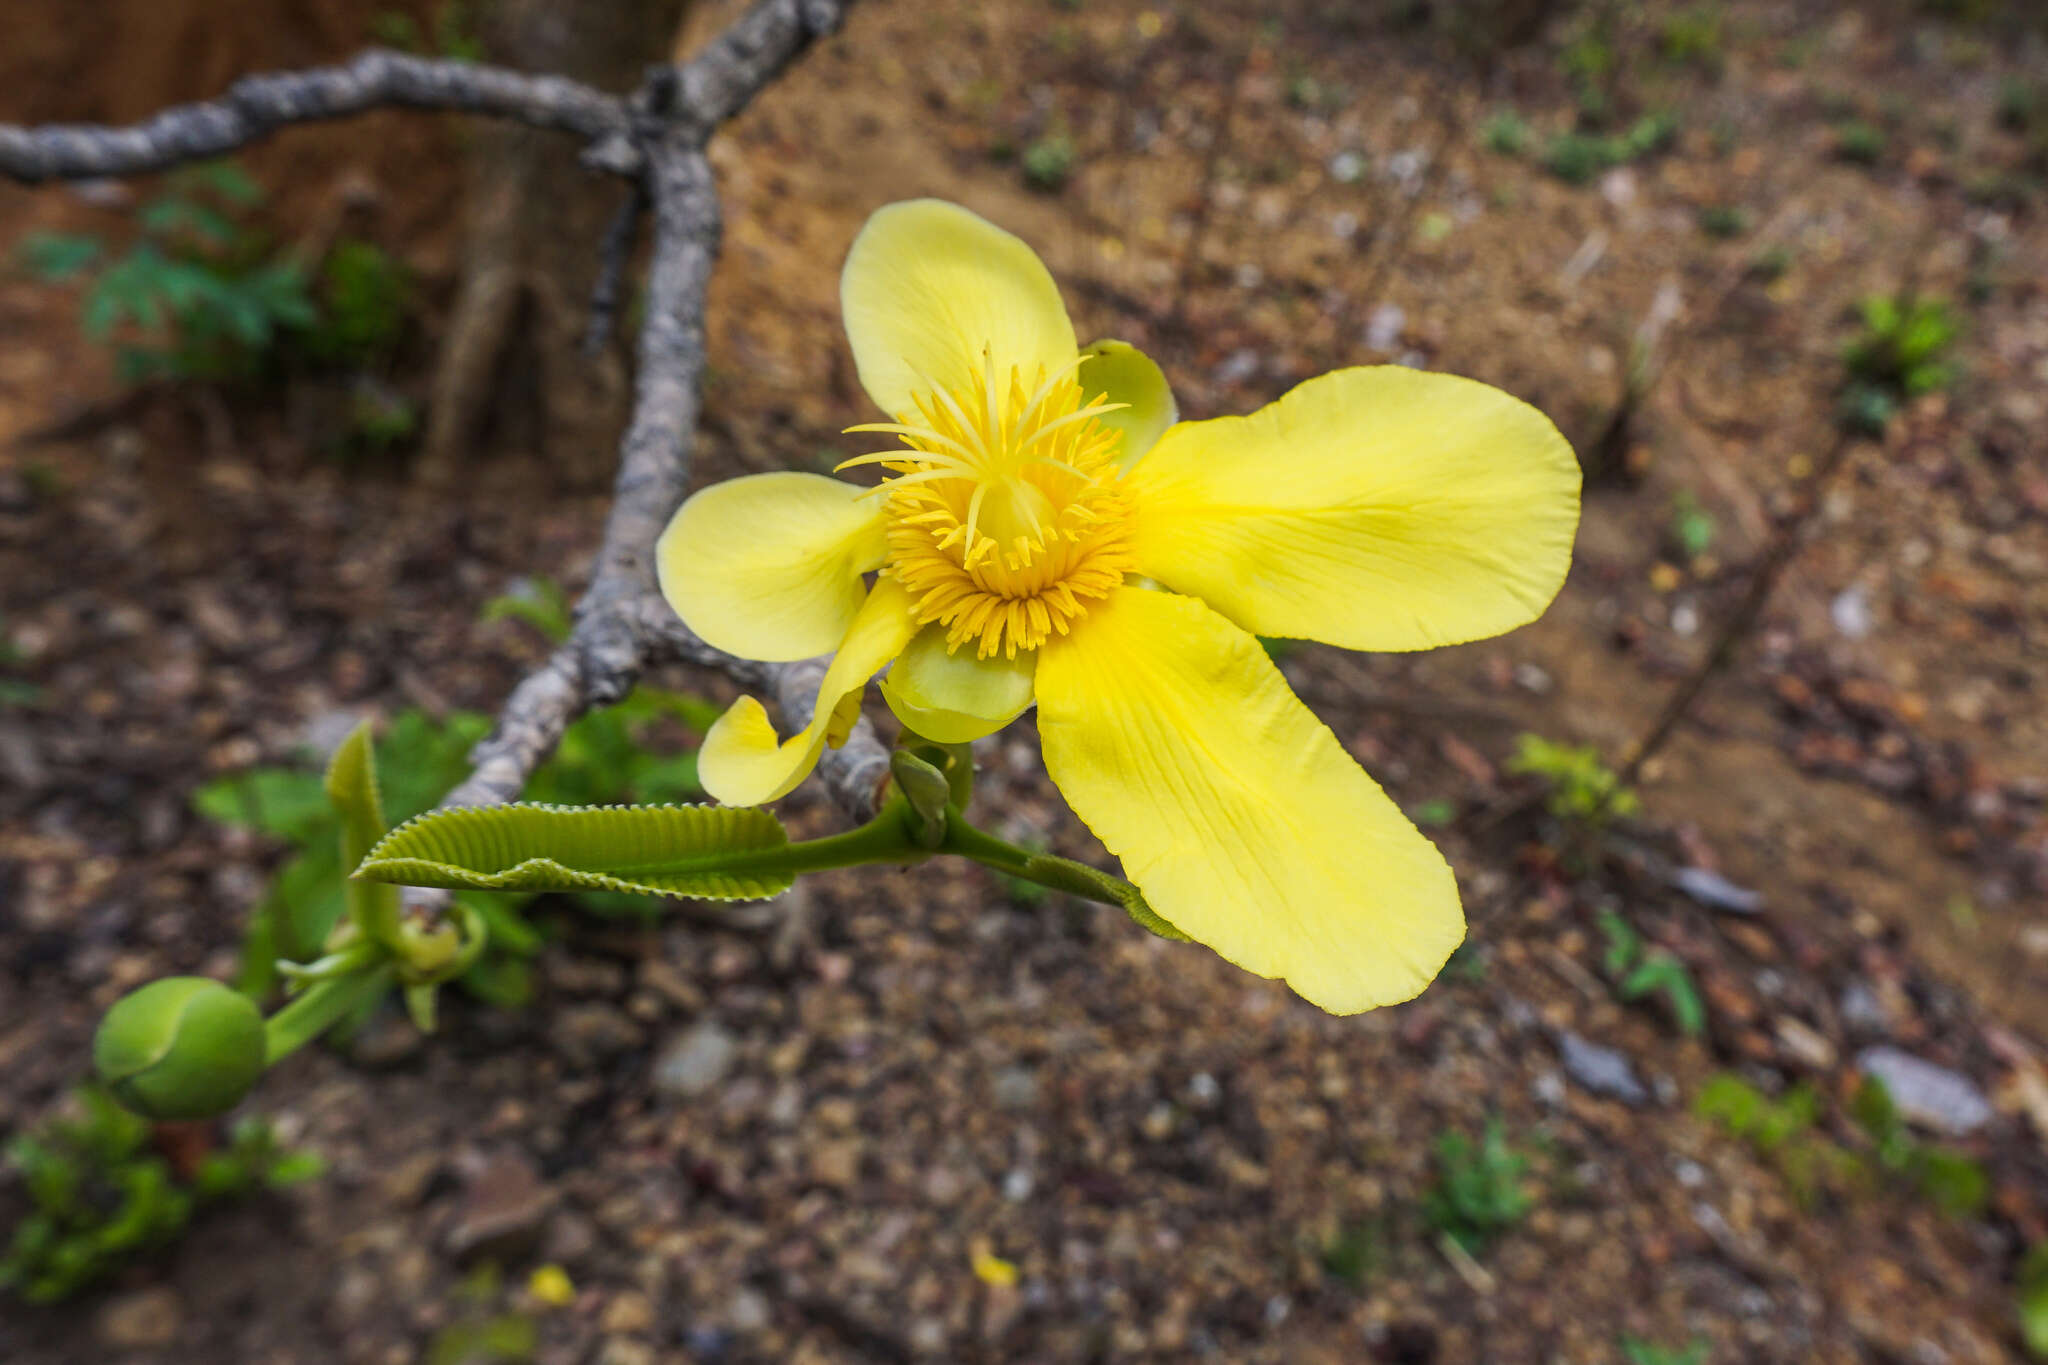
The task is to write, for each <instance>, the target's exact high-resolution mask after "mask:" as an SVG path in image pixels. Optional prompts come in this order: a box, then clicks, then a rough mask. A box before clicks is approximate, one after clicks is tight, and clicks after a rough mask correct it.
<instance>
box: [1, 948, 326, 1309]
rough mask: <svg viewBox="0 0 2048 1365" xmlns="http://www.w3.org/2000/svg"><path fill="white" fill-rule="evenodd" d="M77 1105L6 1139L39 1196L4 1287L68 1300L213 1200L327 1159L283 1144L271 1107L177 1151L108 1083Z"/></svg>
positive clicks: (4, 1271)
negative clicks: (175, 1154)
mask: <svg viewBox="0 0 2048 1365" xmlns="http://www.w3.org/2000/svg"><path fill="white" fill-rule="evenodd" d="M174 980H175V979H174ZM155 984H156V985H159V986H161V985H166V984H171V983H168V982H157V983H155ZM208 984H209V985H211V984H213V983H208ZM131 998H133V997H131ZM156 999H157V1000H159V1001H160V1000H161V999H162V996H161V994H159V996H157V997H156ZM155 1007H156V1006H154V1005H152V1006H151V1008H155ZM132 1025H133V1020H132V1019H131V1020H130V1021H129V1022H128V1023H125V1024H123V1025H122V1026H121V1027H124V1028H126V1027H131V1026H132ZM259 1030H260V1022H259ZM181 1046H184V1047H185V1048H187V1049H189V1048H190V1046H191V1044H190V1043H189V1041H188V1042H187V1043H185V1044H182V1045H181ZM199 1084H200V1085H201V1086H204V1085H209V1084H211V1085H218V1084H219V1082H207V1081H201V1082H199ZM194 1093H195V1094H196V1093H197V1092H196V1091H195V1092H194ZM174 1107H189V1101H188V1102H187V1104H185V1105H178V1106H174ZM66 1108H67V1110H68V1111H69V1112H68V1113H66V1114H64V1115H61V1116H59V1117H57V1118H54V1119H52V1120H50V1121H49V1122H47V1123H45V1124H43V1125H42V1126H40V1127H38V1128H35V1129H33V1130H30V1131H28V1132H24V1133H22V1134H20V1135H19V1136H17V1137H15V1138H14V1139H13V1141H12V1142H10V1143H9V1144H8V1146H7V1150H6V1164H7V1165H9V1166H12V1167H13V1168H14V1169H15V1170H16V1171H18V1172H19V1173H20V1175H21V1179H22V1187H23V1190H24V1191H25V1193H26V1194H27V1196H28V1204H29V1207H28V1211H27V1212H25V1213H24V1214H23V1215H22V1217H21V1218H20V1220H19V1221H18V1222H16V1223H15V1224H14V1229H13V1236H12V1240H11V1241H9V1242H8V1244H7V1245H6V1247H5V1248H4V1250H0V1291H5V1292H8V1293H12V1294H14V1295H17V1296H19V1297H20V1298H21V1299H23V1300H24V1301H26V1302H28V1303H56V1302H59V1301H60V1300H63V1299H68V1298H70V1297H71V1296H72V1295H74V1294H76V1293H78V1292H79V1291H80V1290H83V1289H87V1288H90V1287H91V1286H93V1285H95V1284H97V1283H100V1282H101V1281H103V1280H106V1279H107V1278H109V1277H111V1276H112V1275H114V1274H115V1273H116V1272H118V1271H119V1270H120V1269H121V1268H122V1267H123V1266H125V1265H127V1264H128V1263H129V1262H130V1261H132V1260H133V1259H135V1258H136V1257H138V1256H140V1255H143V1254H145V1253H147V1252H148V1251H150V1250H152V1249H156V1248H161V1247H163V1246H165V1245H167V1244H169V1243H170V1242H172V1241H174V1240H176V1238H177V1237H178V1235H179V1234H180V1233H181V1232H183V1231H184V1229H185V1226H186V1224H187V1223H188V1222H189V1221H190V1220H191V1218H192V1215H193V1213H194V1212H195V1211H196V1210H197V1209H199V1208H200V1207H202V1206H203V1205H206V1204H210V1203H217V1202H221V1201H225V1200H230V1199H237V1198H241V1197H244V1196H246V1195H249V1194H252V1193H254V1192H255V1191H257V1190H259V1189H264V1188H271V1189H278V1188H282V1187H284V1186H287V1185H293V1184H297V1183H299V1182H301V1181H305V1180H310V1179H313V1178H314V1177H317V1176H318V1175H319V1174H320V1172H321V1170H322V1169H323V1167H322V1163H321V1161H320V1159H319V1158H318V1157H317V1156H314V1155H313V1154H312V1153H310V1152H299V1151H289V1150H286V1149H285V1148H283V1147H281V1146H279V1145H278V1142H277V1140H276V1137H275V1135H274V1134H273V1132H272V1131H271V1127H270V1124H269V1123H268V1122H267V1121H265V1120H263V1119H260V1118H253V1117H252V1118H245V1119H242V1120H241V1121H239V1122H238V1123H236V1124H235V1125H234V1128H233V1130H232V1132H231V1135H230V1137H229V1140H228V1141H227V1142H226V1143H224V1144H223V1143H220V1142H219V1141H218V1140H217V1138H216V1136H215V1135H214V1134H213V1133H212V1132H211V1131H209V1130H201V1131H200V1133H199V1134H198V1136H200V1137H201V1139H202V1145H201V1146H200V1148H199V1149H198V1150H197V1152H196V1154H194V1155H193V1156H192V1157H190V1158H188V1159H185V1160H181V1161H179V1162H176V1163H173V1161H172V1160H171V1159H169V1158H168V1157H166V1156H165V1155H163V1154H161V1153H159V1152H158V1151H157V1150H156V1149H155V1147H154V1146H153V1145H152V1143H151V1141H150V1138H151V1125H150V1124H149V1123H148V1122H147V1121H146V1120H144V1119H141V1118H138V1117H136V1116H135V1115H134V1114H132V1113H129V1112H128V1111H127V1110H126V1109H125V1108H124V1107H123V1106H122V1105H121V1104H118V1103H116V1102H115V1101H114V1100H113V1099H112V1098H111V1097H109V1096H108V1095H107V1094H106V1093H105V1092H104V1091H102V1090H100V1089H99V1088H97V1087H94V1086H85V1087H81V1088H80V1089H79V1090H77V1091H76V1092H74V1093H73V1095H72V1096H71V1098H70V1101H69V1103H68V1105H67V1106H66Z"/></svg>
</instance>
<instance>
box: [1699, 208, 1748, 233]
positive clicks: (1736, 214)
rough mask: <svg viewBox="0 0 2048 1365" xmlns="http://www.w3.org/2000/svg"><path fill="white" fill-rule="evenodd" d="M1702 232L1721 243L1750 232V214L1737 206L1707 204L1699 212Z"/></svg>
mask: <svg viewBox="0 0 2048 1365" xmlns="http://www.w3.org/2000/svg"><path fill="white" fill-rule="evenodd" d="M1699 224H1700V231H1701V232H1704V233H1705V234H1707V236H1709V237H1713V238H1716V239H1718V240H1720V241H1724V242H1725V241H1727V240H1729V239H1730V238H1734V237H1740V236H1741V235H1742V234H1743V233H1745V232H1747V231H1749V213H1748V211H1747V210H1745V209H1743V208H1741V207H1739V206H1738V205H1735V204H1706V205H1703V206H1702V207H1701V208H1700V211H1699Z"/></svg>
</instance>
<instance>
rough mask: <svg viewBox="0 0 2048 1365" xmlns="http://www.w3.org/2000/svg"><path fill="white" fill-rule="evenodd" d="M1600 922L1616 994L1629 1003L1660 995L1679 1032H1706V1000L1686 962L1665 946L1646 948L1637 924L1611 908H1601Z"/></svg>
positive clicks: (1604, 957) (1606, 963) (1688, 1034)
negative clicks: (1703, 998) (1702, 997)
mask: <svg viewBox="0 0 2048 1365" xmlns="http://www.w3.org/2000/svg"><path fill="white" fill-rule="evenodd" d="M1598 923H1599V926H1600V933H1601V936H1602V937H1603V938H1604V939H1606V941H1607V947H1606V951H1605V952H1604V953H1603V954H1602V956H1601V960H1600V961H1601V966H1602V967H1603V968H1604V969H1605V970H1606V972H1607V976H1608V979H1609V980H1611V981H1612V982H1613V983H1614V993H1615V995H1616V996H1618V997H1619V998H1620V999H1622V1000H1623V1001H1625V1002H1629V1003H1634V1002H1635V1001H1637V1000H1644V999H1648V998H1649V997H1650V996H1653V995H1661V996H1663V997H1664V1003H1665V1005H1666V1006H1667V1007H1668V1008H1669V1009H1670V1011H1671V1021H1672V1022H1673V1023H1674V1024H1676V1025H1677V1026H1678V1031H1679V1032H1680V1033H1683V1034H1684V1035H1685V1036H1686V1037H1688V1038H1697V1037H1699V1036H1700V1035H1701V1034H1703V1033H1705V1032H1706V1031H1707V1006H1706V1002H1705V1001H1703V1000H1702V999H1701V998H1700V992H1699V987H1698V986H1697V985H1695V984H1694V983H1693V979H1692V972H1691V971H1690V970H1688V969H1687V967H1686V965H1685V963H1684V962H1682V961H1680V960H1679V959H1678V957H1677V956H1676V955H1674V954H1672V953H1670V952H1668V951H1666V950H1665V949H1662V948H1649V949H1646V948H1645V946H1644V944H1643V937H1642V935H1641V934H1640V933H1638V932H1637V931H1636V927H1635V926H1634V925H1633V924H1630V923H1629V922H1628V921H1627V920H1626V919H1624V918H1622V917H1621V916H1620V915H1619V914H1616V913H1615V912H1614V911H1612V910H1603V911H1601V912H1600V917H1599V920H1598Z"/></svg>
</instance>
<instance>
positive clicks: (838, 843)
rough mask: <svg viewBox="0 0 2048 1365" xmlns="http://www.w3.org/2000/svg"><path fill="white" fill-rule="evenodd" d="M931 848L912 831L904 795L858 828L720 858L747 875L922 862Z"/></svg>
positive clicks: (726, 868)
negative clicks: (917, 838) (867, 864)
mask: <svg viewBox="0 0 2048 1365" xmlns="http://www.w3.org/2000/svg"><path fill="white" fill-rule="evenodd" d="M931 856H932V850H930V849H928V848H923V847H921V846H919V844H918V843H917V841H916V840H915V839H914V838H913V837H912V835H911V832H910V807H909V806H908V805H906V804H904V802H903V801H902V800H901V799H898V800H894V801H891V802H890V803H889V804H888V805H886V806H884V807H882V813H881V814H879V815H877V816H876V817H875V818H874V819H872V820H870V821H868V822H867V823H866V824H865V825H861V826H860V827H858V828H856V829H850V830H847V831H845V832H844V833H842V834H828V835H826V836H825V837H824V838H822V839H804V840H802V841H800V842H798V843H794V844H784V845H783V846H782V847H780V848H764V849H757V850H755V851H753V852H749V853H738V854H734V855H732V856H730V857H727V858H721V859H720V860H719V863H718V870H719V871H720V872H732V873H735V874H739V875H745V874H746V873H750V872H770V873H774V872H786V873H790V874H798V873H804V872H823V871H826V870H827V869H830V868H835V867H859V866H861V865H863V864H866V863H921V862H923V861H924V860H925V859H926V858H929V857H931Z"/></svg>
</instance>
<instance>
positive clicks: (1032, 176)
mask: <svg viewBox="0 0 2048 1365" xmlns="http://www.w3.org/2000/svg"><path fill="white" fill-rule="evenodd" d="M1079 155H1080V153H1079V150H1078V149H1077V148H1076V147H1075V146H1074V139H1073V138H1072V137H1070V136H1068V135H1067V134H1066V133H1064V132H1051V133H1047V134H1046V135H1045V136H1043V137H1041V138H1038V139H1037V140H1036V141H1034V142H1032V143H1030V144H1029V145H1027V146H1026V147H1025V148H1024V155H1023V157H1022V158H1021V160H1020V163H1019V164H1020V165H1022V167H1023V169H1024V183H1025V184H1027V185H1029V186H1031V188H1032V189H1034V190H1041V191H1043V192H1045V193H1046V194H1056V193H1058V192H1059V191H1060V190H1062V189H1065V188H1066V184H1067V180H1068V179H1069V178H1070V177H1071V176H1072V175H1073V174H1074V163H1075V161H1076V160H1077V159H1078V158H1079Z"/></svg>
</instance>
